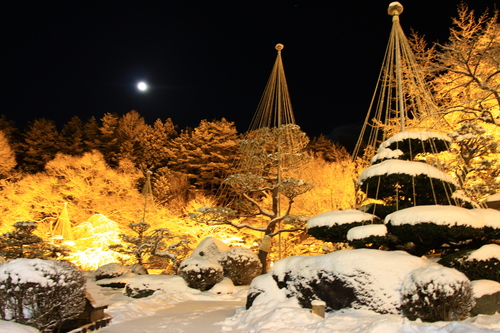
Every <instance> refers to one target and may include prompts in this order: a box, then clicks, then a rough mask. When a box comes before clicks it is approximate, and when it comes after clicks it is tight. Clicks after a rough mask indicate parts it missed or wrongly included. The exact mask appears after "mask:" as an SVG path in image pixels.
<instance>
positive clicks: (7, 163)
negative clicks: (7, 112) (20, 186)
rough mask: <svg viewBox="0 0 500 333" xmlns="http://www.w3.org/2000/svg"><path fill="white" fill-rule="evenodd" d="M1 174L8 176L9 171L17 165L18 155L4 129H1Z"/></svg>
mask: <svg viewBox="0 0 500 333" xmlns="http://www.w3.org/2000/svg"><path fill="white" fill-rule="evenodd" d="M0 161H2V163H1V164H0V176H1V177H7V175H8V174H9V172H10V171H11V170H12V169H13V168H14V167H15V166H16V156H15V154H14V151H13V150H12V148H11V146H10V144H9V141H8V140H7V138H6V137H5V135H4V133H3V131H1V130H0Z"/></svg>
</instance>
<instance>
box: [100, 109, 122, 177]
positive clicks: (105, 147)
mask: <svg viewBox="0 0 500 333" xmlns="http://www.w3.org/2000/svg"><path fill="white" fill-rule="evenodd" d="M118 120H119V117H118V115H116V114H112V113H105V114H104V116H103V117H102V118H101V126H100V127H99V132H100V135H99V138H98V140H97V146H98V147H99V148H98V149H99V151H100V152H101V153H102V154H103V155H104V159H105V160H106V162H107V163H108V164H109V165H110V166H111V167H116V166H118V163H119V152H120V142H119V138H118V133H117V130H118Z"/></svg>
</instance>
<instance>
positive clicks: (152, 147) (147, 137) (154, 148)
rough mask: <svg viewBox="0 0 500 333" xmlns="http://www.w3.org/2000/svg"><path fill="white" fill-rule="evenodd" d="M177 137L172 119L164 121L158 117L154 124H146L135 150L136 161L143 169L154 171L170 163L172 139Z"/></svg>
mask: <svg viewBox="0 0 500 333" xmlns="http://www.w3.org/2000/svg"><path fill="white" fill-rule="evenodd" d="M175 137H177V130H176V129H175V126H174V123H173V122H172V119H170V118H168V119H167V120H165V122H163V121H162V120H161V119H157V120H156V121H155V122H154V124H153V126H150V125H146V127H145V129H144V131H143V133H142V135H140V136H139V137H138V149H136V150H135V162H136V165H138V166H140V167H141V169H145V170H146V169H147V170H151V171H153V173H154V172H155V171H156V170H157V169H158V168H162V167H165V166H166V165H167V164H168V160H169V157H171V155H172V154H171V152H170V149H169V145H170V141H172V140H173V139H174V138H175Z"/></svg>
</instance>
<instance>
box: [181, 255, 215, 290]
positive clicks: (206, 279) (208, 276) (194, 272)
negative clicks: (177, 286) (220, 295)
mask: <svg viewBox="0 0 500 333" xmlns="http://www.w3.org/2000/svg"><path fill="white" fill-rule="evenodd" d="M178 274H179V275H180V276H182V277H183V278H184V280H186V282H187V284H188V286H189V287H190V288H193V289H198V290H201V291H204V290H208V289H210V288H212V287H213V286H214V285H215V284H217V283H219V282H221V281H222V279H223V278H224V271H223V269H222V266H221V265H220V264H219V263H218V262H217V261H213V260H206V259H204V258H200V257H189V258H187V259H184V261H182V263H181V265H180V267H179V272H178Z"/></svg>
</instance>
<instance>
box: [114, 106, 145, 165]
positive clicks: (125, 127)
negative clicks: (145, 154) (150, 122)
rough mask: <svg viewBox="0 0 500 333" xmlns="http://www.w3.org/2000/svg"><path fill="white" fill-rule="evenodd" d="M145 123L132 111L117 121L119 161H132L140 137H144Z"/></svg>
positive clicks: (137, 113)
mask: <svg viewBox="0 0 500 333" xmlns="http://www.w3.org/2000/svg"><path fill="white" fill-rule="evenodd" d="M145 129H146V121H145V120H144V118H143V117H141V115H140V114H139V112H137V111H135V110H132V111H130V112H127V113H126V114H124V115H123V116H122V117H120V119H119V120H118V127H117V129H116V134H117V136H118V142H119V147H120V154H119V159H120V160H122V159H125V158H126V159H129V160H131V161H134V156H135V150H136V147H137V146H138V143H139V141H140V138H141V136H143V135H144V131H145Z"/></svg>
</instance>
